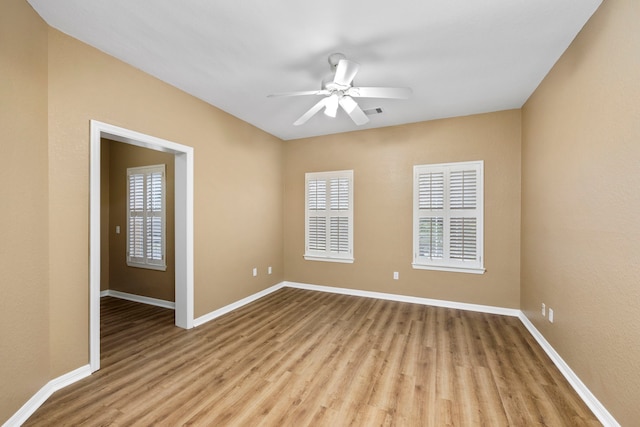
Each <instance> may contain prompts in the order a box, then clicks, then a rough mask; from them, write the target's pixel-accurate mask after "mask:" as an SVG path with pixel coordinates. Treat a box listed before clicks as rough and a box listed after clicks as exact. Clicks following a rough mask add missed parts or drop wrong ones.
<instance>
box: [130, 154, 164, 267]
mask: <svg viewBox="0 0 640 427" xmlns="http://www.w3.org/2000/svg"><path fill="white" fill-rule="evenodd" d="M127 181H128V187H127V188H128V191H127V199H128V205H127V223H128V226H127V265H130V266H133V267H144V268H151V269H156V270H164V269H166V262H165V217H166V215H165V205H166V200H165V199H166V196H165V192H166V190H165V166H164V165H155V166H144V167H138V168H129V169H127Z"/></svg>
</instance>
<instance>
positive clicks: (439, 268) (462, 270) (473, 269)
mask: <svg viewBox="0 0 640 427" xmlns="http://www.w3.org/2000/svg"><path fill="white" fill-rule="evenodd" d="M411 266H412V267H413V268H414V269H416V270H436V271H449V272H453V273H470V274H484V272H485V271H486V270H485V269H484V268H478V267H453V266H445V265H425V264H416V263H413V264H411Z"/></svg>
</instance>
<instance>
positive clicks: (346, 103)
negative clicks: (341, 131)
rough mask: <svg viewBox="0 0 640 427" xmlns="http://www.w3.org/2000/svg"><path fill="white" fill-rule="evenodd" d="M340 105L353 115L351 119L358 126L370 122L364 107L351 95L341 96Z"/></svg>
mask: <svg viewBox="0 0 640 427" xmlns="http://www.w3.org/2000/svg"><path fill="white" fill-rule="evenodd" d="M339 102H340V106H341V107H342V109H343V110H344V111H345V112H346V113H347V114H348V115H349V117H351V120H353V122H354V123H355V124H357V125H358V126H362V125H364V124H366V123H369V117H367V115H366V114H365V113H364V111H362V108H360V106H359V105H358V103H357V102H356V101H354V100H353V98H351V97H350V96H343V97H342V98H340V101H339Z"/></svg>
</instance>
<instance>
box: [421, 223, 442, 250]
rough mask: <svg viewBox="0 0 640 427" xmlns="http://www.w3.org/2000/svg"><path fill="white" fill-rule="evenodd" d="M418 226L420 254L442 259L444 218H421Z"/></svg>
mask: <svg viewBox="0 0 640 427" xmlns="http://www.w3.org/2000/svg"><path fill="white" fill-rule="evenodd" d="M418 228H419V231H418V234H419V236H418V255H419V256H421V257H426V258H430V259H442V258H443V255H444V254H443V247H444V241H443V236H444V218H442V217H427V218H420V221H419V225H418Z"/></svg>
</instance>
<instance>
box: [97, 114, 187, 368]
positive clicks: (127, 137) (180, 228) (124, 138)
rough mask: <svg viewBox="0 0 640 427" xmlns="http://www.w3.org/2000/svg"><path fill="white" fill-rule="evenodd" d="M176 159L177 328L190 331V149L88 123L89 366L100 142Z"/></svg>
mask: <svg viewBox="0 0 640 427" xmlns="http://www.w3.org/2000/svg"><path fill="white" fill-rule="evenodd" d="M101 138H108V139H111V140H114V141H118V142H123V143H126V144H131V145H136V146H138V147H144V148H149V149H152V150H157V151H164V152H167V153H173V154H174V155H175V251H176V253H175V260H176V261H175V262H176V285H175V286H176V292H175V295H176V302H175V306H176V311H175V319H176V326H179V327H181V328H185V329H190V328H193V147H188V146H186V145H181V144H177V143H175V142H171V141H167V140H164V139H160V138H156V137H153V136H150V135H145V134H142V133H139V132H135V131H132V130H128V129H124V128H121V127H117V126H113V125H110V124H107V123H102V122H99V121H96V120H91V137H90V139H91V148H90V167H89V182H90V184H89V185H90V193H89V204H90V207H89V301H90V303H89V364H90V366H91V372H94V371H97V370H98V369H100V140H101Z"/></svg>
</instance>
